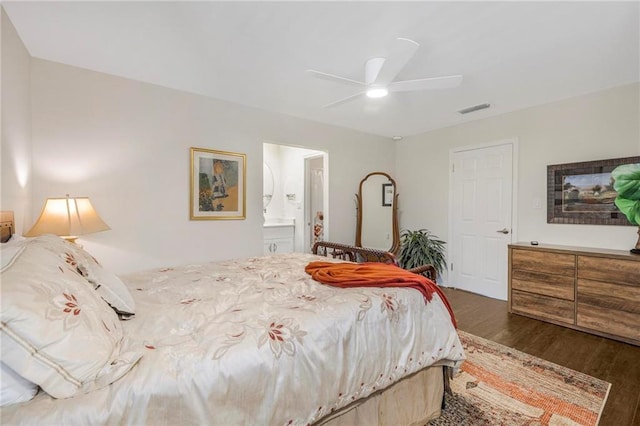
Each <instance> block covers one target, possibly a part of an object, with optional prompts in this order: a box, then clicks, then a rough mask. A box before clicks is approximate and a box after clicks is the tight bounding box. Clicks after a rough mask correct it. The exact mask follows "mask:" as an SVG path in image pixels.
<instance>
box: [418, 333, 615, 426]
mask: <svg viewBox="0 0 640 426" xmlns="http://www.w3.org/2000/svg"><path fill="white" fill-rule="evenodd" d="M458 333H459V335H460V339H461V340H462V343H463V346H464V348H465V352H466V355H467V359H466V361H465V362H464V364H463V365H462V368H461V369H460V371H459V372H458V373H457V374H456V375H455V376H454V378H453V379H452V380H451V389H452V391H453V396H449V395H447V396H446V397H445V409H444V410H443V411H442V416H441V417H440V418H438V419H436V420H432V421H431V422H429V423H428V424H429V425H430V426H436V425H447V426H449V425H456V426H458V425H473V426H476V425H510V426H511V425H513V426H516V425H532V426H533V425H536V426H537V425H563V426H565V425H567V426H568V425H597V424H598V421H599V419H600V415H601V413H602V409H603V408H604V404H605V402H606V400H607V396H608V395H609V389H610V387H611V384H610V383H607V382H605V381H603V380H600V379H597V378H595V377H591V376H588V375H586V374H583V373H580V372H578V371H574V370H570V369H568V368H565V367H562V366H559V365H557V364H553V363H550V362H547V361H545V360H543V359H540V358H536V357H534V356H531V355H527V354H525V353H523V352H520V351H516V350H514V349H511V348H508V347H506V346H503V345H500V344H497V343H495V342H491V341H489V340H486V339H483V338H480V337H478V336H474V335H471V334H468V333H465V332H464V331H458Z"/></svg>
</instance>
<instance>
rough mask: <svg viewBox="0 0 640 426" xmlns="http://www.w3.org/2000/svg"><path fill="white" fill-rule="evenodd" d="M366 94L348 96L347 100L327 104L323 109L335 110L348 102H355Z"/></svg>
mask: <svg viewBox="0 0 640 426" xmlns="http://www.w3.org/2000/svg"><path fill="white" fill-rule="evenodd" d="M364 94H365V92H360V93H356V94H355V95H351V96H347V97H346V98H343V99H340V100H338V101H335V102H331V103H330V104H326V105H324V106H323V108H333V107H335V106H338V105H342V104H344V103H346V102H349V101H352V100H354V99H356V98H358V97H360V96H362V95H364Z"/></svg>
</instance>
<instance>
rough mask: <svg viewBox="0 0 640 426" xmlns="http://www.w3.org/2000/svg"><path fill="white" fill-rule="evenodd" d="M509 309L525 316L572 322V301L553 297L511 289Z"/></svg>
mask: <svg viewBox="0 0 640 426" xmlns="http://www.w3.org/2000/svg"><path fill="white" fill-rule="evenodd" d="M511 311H512V312H513V313H519V314H522V315H527V316H534V317H540V318H544V319H551V320H555V321H558V322H562V323H566V324H574V319H575V318H574V302H573V301H569V300H563V299H557V298H555V297H549V296H543V295H538V294H531V293H525V292H522V291H518V290H512V291H511Z"/></svg>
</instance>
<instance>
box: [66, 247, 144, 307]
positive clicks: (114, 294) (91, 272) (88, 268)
mask: <svg viewBox="0 0 640 426" xmlns="http://www.w3.org/2000/svg"><path fill="white" fill-rule="evenodd" d="M75 253H76V256H77V260H78V269H79V270H80V272H81V273H82V275H83V276H84V277H85V278H86V279H87V281H89V282H90V283H91V284H93V286H94V288H95V289H96V291H97V292H98V294H99V295H100V296H101V297H102V298H103V299H104V301H105V302H107V303H108V304H109V306H111V307H112V308H113V310H114V311H116V312H117V313H118V315H119V316H120V318H122V319H129V318H131V317H132V316H133V315H134V314H135V311H136V306H135V303H134V301H133V297H132V296H131V293H129V290H128V289H127V286H126V285H125V284H124V283H123V282H122V280H121V279H120V278H118V276H117V275H116V274H114V273H113V272H111V271H109V270H107V269H105V268H103V267H102V265H101V264H100V262H98V261H97V260H96V258H95V257H93V256H91V255H90V254H89V253H88V252H87V251H85V250H83V249H82V248H80V247H77V248H76V251H75Z"/></svg>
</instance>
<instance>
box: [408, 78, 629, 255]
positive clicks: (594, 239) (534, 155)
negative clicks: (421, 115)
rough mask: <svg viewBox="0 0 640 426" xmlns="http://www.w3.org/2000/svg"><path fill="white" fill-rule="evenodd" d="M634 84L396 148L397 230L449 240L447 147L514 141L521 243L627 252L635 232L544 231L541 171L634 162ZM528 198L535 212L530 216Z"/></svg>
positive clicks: (547, 227) (593, 228)
mask: <svg viewBox="0 0 640 426" xmlns="http://www.w3.org/2000/svg"><path fill="white" fill-rule="evenodd" d="M639 92H640V84H637V83H636V84H631V85H625V86H621V87H616V88H612V89H609V90H604V91H600V92H596V93H592V94H588V95H585V96H580V97H576V98H572V99H567V100H563V101H560V102H554V103H550V104H546V105H541V106H537V107H534V108H529V109H526V110H521V111H516V112H512V113H509V114H504V115H500V116H495V117H490V118H486V119H480V120H477V121H472V122H469V123H466V124H461V125H458V126H454V127H449V128H445V129H440V130H436V131H432V132H428V133H425V134H421V135H417V136H413V137H410V138H406V139H404V140H402V141H400V142H397V144H396V147H397V150H396V170H397V172H396V175H397V180H398V186H399V188H401V191H402V195H401V196H400V202H399V206H400V226H401V228H410V229H419V228H428V229H430V230H431V231H432V232H434V233H435V234H436V235H438V236H439V237H441V238H443V239H447V238H448V226H449V222H448V214H449V212H448V202H449V193H448V190H449V170H448V166H449V155H450V151H451V149H452V148H454V147H460V146H467V145H478V144H484V143H489V142H492V141H498V140H503V139H511V138H517V139H518V140H519V158H518V161H519V173H518V205H517V218H516V219H517V223H518V228H517V235H518V240H520V241H530V240H538V241H540V242H544V243H550V244H562V245H574V246H588V247H601V248H613V249H622V250H628V249H630V248H632V247H633V246H634V245H635V242H636V240H637V237H638V236H637V234H636V231H637V228H633V227H629V226H603V225H561V224H547V216H546V215H547V213H546V191H547V189H546V188H547V177H546V173H547V165H552V164H562V163H573V162H578V161H591V160H601V159H608V158H620V157H631V156H637V155H640V133H639V128H640V110H639V105H640V97H639ZM533 198H539V199H541V200H542V208H541V209H536V208H533V203H532V200H533Z"/></svg>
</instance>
